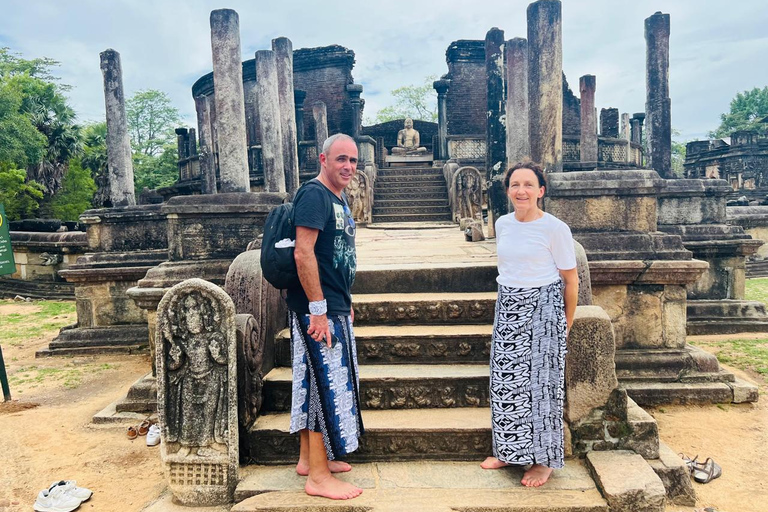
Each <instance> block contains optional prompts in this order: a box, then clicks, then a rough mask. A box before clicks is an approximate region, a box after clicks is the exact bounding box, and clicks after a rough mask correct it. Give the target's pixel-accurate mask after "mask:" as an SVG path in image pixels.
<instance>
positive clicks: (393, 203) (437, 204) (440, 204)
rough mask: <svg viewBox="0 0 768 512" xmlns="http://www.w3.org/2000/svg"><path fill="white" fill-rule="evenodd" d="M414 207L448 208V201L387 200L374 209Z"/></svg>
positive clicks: (430, 198)
mask: <svg viewBox="0 0 768 512" xmlns="http://www.w3.org/2000/svg"><path fill="white" fill-rule="evenodd" d="M414 206H424V207H429V208H447V207H448V201H447V200H446V199H442V198H435V197H422V198H421V199H397V198H387V199H382V200H380V201H378V202H376V203H374V206H373V209H374V210H376V209H377V208H382V207H387V208H408V207H414Z"/></svg>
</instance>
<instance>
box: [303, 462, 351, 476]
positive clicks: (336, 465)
mask: <svg viewBox="0 0 768 512" xmlns="http://www.w3.org/2000/svg"><path fill="white" fill-rule="evenodd" d="M328 469H329V470H330V472H331V473H346V472H347V471H352V466H350V465H349V464H347V463H346V462H342V461H340V460H329V461H328ZM296 472H297V473H298V474H299V475H301V476H308V475H309V464H308V463H306V462H302V461H299V463H298V464H296Z"/></svg>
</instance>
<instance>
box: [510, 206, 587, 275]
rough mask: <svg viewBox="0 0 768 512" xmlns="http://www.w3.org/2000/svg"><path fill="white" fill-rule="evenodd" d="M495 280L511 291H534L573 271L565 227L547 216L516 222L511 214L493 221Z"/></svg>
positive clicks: (570, 242)
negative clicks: (525, 289) (496, 261)
mask: <svg viewBox="0 0 768 512" xmlns="http://www.w3.org/2000/svg"><path fill="white" fill-rule="evenodd" d="M496 252H497V254H498V265H499V277H497V278H496V281H497V282H498V283H499V284H501V285H504V286H509V287H512V288H538V287H541V286H544V285H548V284H550V283H554V282H555V281H557V279H558V278H559V277H560V272H559V271H558V269H560V270H570V269H572V268H576V251H575V249H574V247H573V237H572V236H571V229H570V228H569V227H568V225H567V224H566V223H565V222H563V221H561V220H560V219H558V218H557V217H554V216H552V215H550V214H548V213H544V215H543V216H542V217H541V218H539V219H536V220H533V221H530V222H520V221H518V220H517V219H516V218H515V214H514V213H510V214H507V215H502V216H501V217H499V219H498V220H497V221H496Z"/></svg>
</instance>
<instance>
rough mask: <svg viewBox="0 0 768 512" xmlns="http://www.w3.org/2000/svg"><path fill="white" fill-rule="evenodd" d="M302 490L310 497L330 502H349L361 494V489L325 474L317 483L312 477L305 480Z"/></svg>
mask: <svg viewBox="0 0 768 512" xmlns="http://www.w3.org/2000/svg"><path fill="white" fill-rule="evenodd" d="M304 490H305V491H306V492H307V494H309V495H310V496H322V497H324V498H330V499H332V500H349V499H352V498H356V497H358V496H360V495H361V494H362V493H363V490H362V489H361V488H359V487H356V486H354V485H352V484H349V483H347V482H342V481H341V480H339V479H338V478H336V477H335V476H333V475H331V474H327V475H326V476H325V477H323V478H322V479H321V480H320V481H319V482H318V481H316V480H313V479H312V477H309V478H307V483H306V485H304Z"/></svg>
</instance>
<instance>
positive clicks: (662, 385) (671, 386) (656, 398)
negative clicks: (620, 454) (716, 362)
mask: <svg viewBox="0 0 768 512" xmlns="http://www.w3.org/2000/svg"><path fill="white" fill-rule="evenodd" d="M621 387H623V388H624V389H626V390H627V394H628V395H629V396H630V397H631V398H632V399H633V400H634V401H635V402H637V403H638V404H639V405H654V406H655V405H667V404H684V405H689V404H716V403H731V402H733V401H734V390H733V387H734V385H733V384H731V385H729V383H727V382H693V383H688V382H621Z"/></svg>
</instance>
